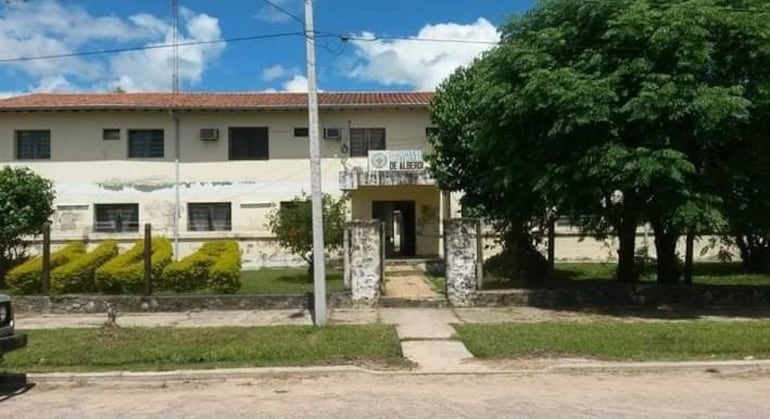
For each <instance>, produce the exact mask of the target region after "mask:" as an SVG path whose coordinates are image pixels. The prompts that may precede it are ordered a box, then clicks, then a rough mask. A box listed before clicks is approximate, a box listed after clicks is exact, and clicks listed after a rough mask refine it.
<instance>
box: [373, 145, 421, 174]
mask: <svg viewBox="0 0 770 419" xmlns="http://www.w3.org/2000/svg"><path fill="white" fill-rule="evenodd" d="M424 169H425V161H424V160H423V156H422V150H370V151H369V170H370V171H386V170H387V171H396V172H403V171H419V170H424Z"/></svg>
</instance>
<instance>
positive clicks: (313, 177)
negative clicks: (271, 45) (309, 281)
mask: <svg viewBox="0 0 770 419" xmlns="http://www.w3.org/2000/svg"><path fill="white" fill-rule="evenodd" d="M305 40H306V42H305V45H306V48H307V105H308V131H309V136H310V191H311V196H312V205H313V293H314V310H313V312H314V316H313V317H314V320H315V324H316V326H323V325H325V324H326V260H325V259H326V258H325V255H324V229H323V202H322V195H321V150H320V146H319V144H318V142H319V137H320V129H319V126H318V91H317V86H316V74H315V71H316V70H315V32H314V30H313V0H305Z"/></svg>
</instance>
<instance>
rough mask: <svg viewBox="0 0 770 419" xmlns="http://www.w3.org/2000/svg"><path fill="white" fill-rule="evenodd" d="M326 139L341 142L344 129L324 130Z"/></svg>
mask: <svg viewBox="0 0 770 419" xmlns="http://www.w3.org/2000/svg"><path fill="white" fill-rule="evenodd" d="M324 138H325V139H327V140H341V139H342V128H324Z"/></svg>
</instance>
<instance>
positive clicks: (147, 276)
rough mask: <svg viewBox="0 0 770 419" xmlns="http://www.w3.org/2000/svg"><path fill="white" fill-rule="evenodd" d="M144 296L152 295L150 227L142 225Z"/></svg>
mask: <svg viewBox="0 0 770 419" xmlns="http://www.w3.org/2000/svg"><path fill="white" fill-rule="evenodd" d="M144 295H146V296H150V295H152V225H151V224H150V223H147V224H145V225H144Z"/></svg>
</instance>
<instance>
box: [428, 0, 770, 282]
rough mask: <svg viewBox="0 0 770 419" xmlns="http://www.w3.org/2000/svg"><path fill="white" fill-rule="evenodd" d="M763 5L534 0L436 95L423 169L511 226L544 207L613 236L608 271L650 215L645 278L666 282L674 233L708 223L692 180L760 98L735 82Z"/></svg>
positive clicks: (744, 67)
mask: <svg viewBox="0 0 770 419" xmlns="http://www.w3.org/2000/svg"><path fill="white" fill-rule="evenodd" d="M767 11H768V6H767V2H766V1H761V0H746V1H737V2H736V1H727V0H671V1H665V2H663V1H653V0H613V1H598V0H597V1H580V0H547V1H541V2H539V3H538V4H537V5H536V6H535V7H534V8H533V9H532V10H530V11H528V12H527V13H525V14H524V15H521V16H516V17H513V18H512V19H511V20H510V21H509V22H508V23H507V24H506V25H505V26H504V27H503V28H502V45H501V46H499V47H497V48H495V49H493V50H492V51H490V52H489V53H487V54H486V55H484V56H483V57H482V58H480V59H478V60H477V61H476V62H474V63H473V64H472V65H471V66H470V67H469V68H464V69H460V70H458V71H457V72H456V73H455V74H454V75H453V76H452V77H450V78H449V79H448V80H447V81H446V82H445V83H444V84H442V86H440V88H439V89H438V92H437V97H436V99H435V100H434V102H433V104H432V115H433V118H434V122H435V123H436V125H437V126H438V127H439V130H438V132H437V135H436V136H434V137H433V138H432V143H433V146H434V150H435V155H434V157H433V161H432V163H433V164H432V170H433V172H434V175H435V176H436V178H437V179H438V181H439V183H440V185H441V186H442V187H445V188H447V189H450V190H462V191H465V192H466V198H465V200H464V202H463V203H464V204H466V205H469V206H471V207H472V208H474V209H476V210H477V211H479V212H480V213H482V214H484V215H488V216H490V217H493V218H498V219H499V218H502V219H505V220H508V221H510V222H512V223H521V222H522V220H532V219H540V218H542V217H543V215H544V214H548V213H550V211H551V210H552V209H556V211H558V213H560V214H563V215H568V216H571V217H572V218H573V220H574V221H575V222H576V223H577V224H578V225H579V227H581V228H582V231H583V232H584V233H585V234H590V235H594V236H597V237H602V236H606V235H615V236H617V237H618V239H619V255H618V256H619V263H618V273H617V275H618V278H619V279H620V280H624V281H633V280H635V279H636V278H637V276H638V273H637V272H636V270H635V266H634V251H635V237H636V230H637V227H638V226H639V225H640V224H641V223H643V222H647V223H650V225H651V226H652V227H653V229H654V231H655V247H656V253H657V255H658V264H657V266H658V280H659V281H660V282H675V281H677V280H678V279H679V274H680V270H679V263H678V257H677V253H676V243H677V240H678V238H679V237H680V235H681V234H682V233H684V232H686V231H695V230H698V231H704V230H709V229H714V228H717V227H718V226H719V225H720V222H721V217H720V213H719V211H718V209H719V208H720V196H719V194H718V193H716V192H715V189H714V188H711V187H710V185H709V184H708V182H705V181H704V178H707V175H708V174H709V173H710V170H712V168H713V167H716V166H719V165H721V164H722V161H723V157H724V155H723V154H722V151H723V150H725V149H732V148H734V147H737V146H739V144H740V141H741V138H740V136H739V135H736V133H737V132H738V130H739V129H740V128H741V127H745V126H746V125H747V124H748V123H749V121H751V118H752V112H753V111H755V109H754V107H753V106H754V104H755V103H757V97H758V96H761V95H762V94H764V93H767V92H764V93H762V92H761V91H760V89H755V90H753V91H752V90H751V89H750V88H749V87H748V86H750V85H764V86H766V82H765V81H764V80H765V79H764V78H763V77H766V76H763V75H759V74H758V73H757V72H755V71H751V70H752V69H753V68H754V67H755V66H756V63H754V62H753V61H752V60H753V59H759V60H761V61H765V60H766V59H767V55H768V49H767V39H768V38H767V35H768V26H769V25H770V23H768V22H770V19H763V18H762V17H761V16H762V14H763V13H767ZM765 16H768V15H765ZM747 23H750V24H747ZM736 32H740V33H739V35H740V36H735V34H736ZM763 83H764V84H763Z"/></svg>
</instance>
